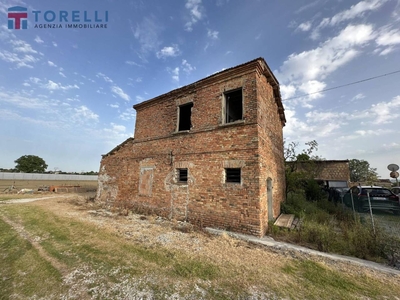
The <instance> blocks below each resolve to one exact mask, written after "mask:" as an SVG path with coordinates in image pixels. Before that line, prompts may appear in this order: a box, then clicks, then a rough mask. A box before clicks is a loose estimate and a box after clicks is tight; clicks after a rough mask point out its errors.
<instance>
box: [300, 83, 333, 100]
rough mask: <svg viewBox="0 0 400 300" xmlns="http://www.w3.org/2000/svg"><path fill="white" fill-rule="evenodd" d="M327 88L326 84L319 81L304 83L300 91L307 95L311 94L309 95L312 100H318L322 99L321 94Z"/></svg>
mask: <svg viewBox="0 0 400 300" xmlns="http://www.w3.org/2000/svg"><path fill="white" fill-rule="evenodd" d="M325 87H326V84H325V83H324V82H320V81H318V80H309V81H307V82H304V83H302V84H301V85H300V86H299V90H301V91H302V92H303V93H305V94H310V95H307V97H309V98H310V99H317V98H321V97H322V96H323V95H322V94H321V93H319V92H320V91H322V90H323V89H324V88H325Z"/></svg>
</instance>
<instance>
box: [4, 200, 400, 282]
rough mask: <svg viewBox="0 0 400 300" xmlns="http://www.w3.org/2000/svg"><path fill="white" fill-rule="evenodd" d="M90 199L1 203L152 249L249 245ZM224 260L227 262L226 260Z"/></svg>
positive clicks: (274, 257)
mask: <svg viewBox="0 0 400 300" xmlns="http://www.w3.org/2000/svg"><path fill="white" fill-rule="evenodd" d="M89 196H91V194H87V195H77V194H63V195H52V196H47V197H43V198H37V197H36V198H35V197H30V198H28V199H12V200H7V201H1V202H2V203H0V205H13V203H26V202H32V203H31V205H35V206H36V205H37V206H39V207H43V208H44V209H46V210H48V211H51V212H52V213H54V214H55V215H58V216H60V217H67V218H73V219H76V220H79V221H81V222H88V223H91V224H94V225H96V227H98V228H102V229H104V230H107V231H109V232H111V233H113V234H115V235H117V236H120V237H123V238H124V239H126V240H130V241H132V242H135V243H141V244H144V245H147V246H149V247H157V246H159V245H160V244H162V246H163V247H165V248H167V249H175V250H180V251H182V250H183V251H185V252H188V253H207V252H210V253H212V252H213V251H214V250H215V249H218V247H220V244H221V243H225V244H226V243H227V241H228V243H230V244H231V245H232V248H235V247H237V245H239V244H240V245H244V244H246V242H244V241H240V240H235V239H233V238H231V237H229V236H226V237H220V238H210V235H208V234H205V233H204V232H200V231H195V230H193V228H191V225H190V224H187V223H181V222H172V221H168V220H166V219H163V218H160V217H156V216H143V215H137V214H128V215H127V216H121V215H119V214H117V213H114V212H110V211H107V210H104V209H101V208H100V207H98V206H96V204H95V203H94V202H91V201H88V199H89ZM0 199H1V195H0ZM22 231H23V228H21V232H22ZM247 247H249V248H254V247H259V248H260V251H262V253H263V254H262V255H263V257H264V259H265V257H269V259H268V261H278V260H281V261H288V260H292V259H297V258H301V259H307V260H312V261H315V262H319V263H323V264H325V265H329V268H331V269H334V270H336V271H339V272H346V273H349V274H375V275H376V276H380V277H385V278H386V279H387V280H388V282H392V283H394V282H400V275H397V276H396V275H393V274H387V273H385V272H379V271H377V270H372V269H370V270H369V269H368V268H366V267H363V266H359V265H353V264H350V263H345V262H340V261H333V260H332V259H329V258H324V257H320V256H314V255H309V254H307V253H302V252H296V251H287V250H279V249H278V250H277V249H272V248H271V249H269V248H267V247H260V246H254V245H250V244H249V245H248V246H247ZM224 259H226V258H225V257H224ZM76 272H77V274H78V273H79V272H80V271H79V270H76ZM72 273H74V272H72ZM72 273H71V274H72Z"/></svg>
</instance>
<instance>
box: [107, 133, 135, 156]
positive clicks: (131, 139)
mask: <svg viewBox="0 0 400 300" xmlns="http://www.w3.org/2000/svg"><path fill="white" fill-rule="evenodd" d="M133 140H134V138H133V137H130V138H127V139H126V140H125V141H123V142H122V143H121V144H119V145H117V146H115V147H114V148H113V149H112V150H111V151H109V152H108V153H106V154H102V155H101V157H106V156H109V155H111V154H113V153H114V152H116V151H118V150H119V149H120V148H121V147H123V146H125V145H126V144H127V143H129V142H130V141H133Z"/></svg>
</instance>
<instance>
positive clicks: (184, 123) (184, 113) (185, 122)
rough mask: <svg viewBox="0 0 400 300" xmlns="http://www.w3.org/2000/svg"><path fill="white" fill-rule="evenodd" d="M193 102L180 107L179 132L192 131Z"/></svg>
mask: <svg viewBox="0 0 400 300" xmlns="http://www.w3.org/2000/svg"><path fill="white" fill-rule="evenodd" d="M192 107H193V102H191V103H187V104H184V105H181V106H179V109H178V131H183V130H190V128H192Z"/></svg>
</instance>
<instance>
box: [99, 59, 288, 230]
mask: <svg viewBox="0 0 400 300" xmlns="http://www.w3.org/2000/svg"><path fill="white" fill-rule="evenodd" d="M264 64H265V62H264V60H262V59H259V60H254V61H252V62H249V63H247V64H244V65H241V66H238V67H236V68H232V69H228V70H226V71H223V72H221V73H218V74H216V75H213V76H210V77H208V78H205V79H203V80H200V81H199V82H196V83H194V84H191V85H189V86H186V87H183V88H180V89H178V90H174V91H171V92H170V93H167V94H164V95H161V96H159V97H156V98H153V99H151V100H149V101H146V102H143V103H141V104H138V105H136V106H135V107H134V108H135V109H136V112H137V116H136V128H135V139H134V140H133V139H132V140H130V141H129V142H127V143H125V144H123V145H121V146H120V147H117V148H118V149H117V150H116V151H111V152H110V153H109V154H107V155H105V156H103V159H102V161H101V167H100V174H99V190H102V191H99V194H98V197H97V199H98V201H101V202H103V203H107V204H111V203H112V204H113V205H114V206H118V207H127V208H134V209H136V210H143V211H150V212H154V213H157V214H159V215H162V216H165V217H168V218H175V219H178V220H185V221H188V222H192V223H195V224H198V225H200V226H202V227H204V226H210V227H217V228H223V229H228V230H232V231H238V232H243V233H248V234H253V235H263V234H264V233H265V230H266V226H267V222H268V220H267V219H266V218H267V216H268V210H269V209H270V210H271V209H272V210H273V211H274V212H273V216H274V217H276V216H277V215H278V213H279V203H280V202H281V201H283V200H284V198H283V197H284V193H283V190H284V173H283V139H282V127H283V125H284V118H283V119H282V115H280V114H279V112H278V108H277V103H276V101H277V100H276V97H275V96H274V91H273V88H272V87H271V84H270V83H269V82H268V80H267V79H266V77H265V75H264V73H263V72H264V71H265V65H266V64H265V65H264ZM260 70H261V71H260ZM260 72H261V73H260ZM236 89H241V91H242V99H243V117H242V119H241V120H238V121H235V122H232V123H226V122H224V118H225V116H224V109H225V108H224V106H225V105H226V101H225V98H224V97H225V96H224V95H225V93H226V92H227V91H231V90H236ZM187 103H192V105H193V106H192V108H191V124H192V126H191V128H190V130H184V131H178V126H177V124H178V119H179V107H180V106H181V105H184V104H187ZM271 143H274V144H273V145H272V144H271ZM182 168H183V169H187V172H188V178H187V182H178V179H177V170H179V169H182ZM227 168H239V169H240V170H241V180H240V183H231V182H226V180H225V169H227ZM268 178H270V179H272V180H273V193H272V194H273V200H274V201H273V207H268V205H267V204H266V203H267V200H266V199H267V193H266V189H267V188H266V184H267V183H266V182H267V179H268ZM100 184H101V185H102V188H100Z"/></svg>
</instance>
